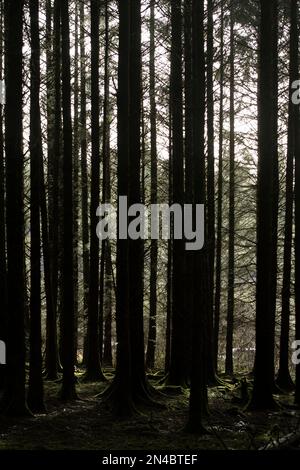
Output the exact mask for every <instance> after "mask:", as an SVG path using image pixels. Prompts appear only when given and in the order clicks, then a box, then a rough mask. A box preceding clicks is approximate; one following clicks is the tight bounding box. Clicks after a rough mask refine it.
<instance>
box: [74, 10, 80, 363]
mask: <svg viewBox="0 0 300 470" xmlns="http://www.w3.org/2000/svg"><path fill="white" fill-rule="evenodd" d="M78 9H79V7H78V5H77V3H76V4H75V19H74V20H75V25H74V28H75V38H74V39H75V44H74V48H75V52H74V142H73V188H74V202H73V205H74V238H73V243H74V248H73V250H74V263H73V264H74V268H73V269H74V317H75V322H74V323H75V325H74V350H75V351H74V353H75V357H74V362H75V364H77V348H78V289H79V286H78V241H79V224H78V216H79V66H78V61H79V47H78V45H79V44H78V42H79V33H78V29H79V26H78V23H79V21H78V16H79V12H78Z"/></svg>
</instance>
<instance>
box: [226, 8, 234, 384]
mask: <svg viewBox="0 0 300 470" xmlns="http://www.w3.org/2000/svg"><path fill="white" fill-rule="evenodd" d="M233 28H234V10H233V0H231V2H230V112H229V114H230V137H229V139H230V143H229V147H230V149H229V230H228V286H227V296H228V297H227V331H226V358H225V372H226V374H228V375H232V374H233V315H234V253H235V250H234V231H235V144H234V139H235V135H234V134H235V132H234V86H235V80H234V72H235V71H234V31H233Z"/></svg>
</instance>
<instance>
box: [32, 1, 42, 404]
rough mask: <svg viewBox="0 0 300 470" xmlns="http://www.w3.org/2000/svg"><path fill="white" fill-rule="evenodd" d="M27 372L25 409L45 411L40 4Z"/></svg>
mask: <svg viewBox="0 0 300 470" xmlns="http://www.w3.org/2000/svg"><path fill="white" fill-rule="evenodd" d="M29 7H30V36H31V60H30V72H31V76H30V142H29V147H30V248H31V250H30V281H31V289H30V364H29V365H30V368H29V389H28V405H29V407H30V409H31V410H32V411H35V412H41V411H44V410H45V405H44V389H43V378H42V331H41V232H40V225H41V224H40V200H41V173H42V172H41V169H42V163H43V155H42V132H41V110H40V38H39V4H38V0H30V4H29Z"/></svg>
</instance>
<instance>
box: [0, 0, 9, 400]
mask: <svg viewBox="0 0 300 470" xmlns="http://www.w3.org/2000/svg"><path fill="white" fill-rule="evenodd" d="M3 13H4V12H3V2H1V6H0V80H3V44H4V37H3V33H2V31H3V30H4V28H3V23H4V22H3ZM3 137H4V136H3V104H2V103H0V305H1V309H0V341H4V340H6V326H7V324H6V322H7V271H6V230H5V172H4V152H3V150H4V138H3ZM4 384H5V364H0V392H1V391H2V389H3V387H4Z"/></svg>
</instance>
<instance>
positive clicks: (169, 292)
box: [165, 102, 173, 374]
mask: <svg viewBox="0 0 300 470" xmlns="http://www.w3.org/2000/svg"><path fill="white" fill-rule="evenodd" d="M171 122H172V117H171V103H170V102H169V120H168V123H169V149H168V151H169V188H168V190H169V204H170V205H172V199H173V184H172V181H173V163H172V131H171ZM172 243H173V242H172V237H171V238H170V239H169V240H168V265H167V316H166V346H165V373H166V374H167V373H168V371H169V368H170V356H171V322H172V297H173V296H172V272H173V250H172Z"/></svg>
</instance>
